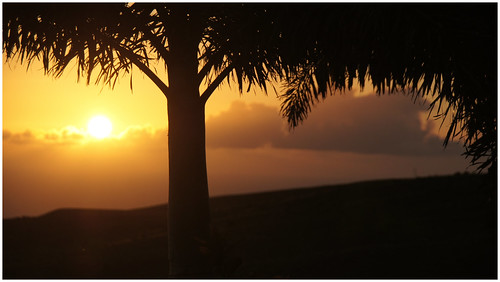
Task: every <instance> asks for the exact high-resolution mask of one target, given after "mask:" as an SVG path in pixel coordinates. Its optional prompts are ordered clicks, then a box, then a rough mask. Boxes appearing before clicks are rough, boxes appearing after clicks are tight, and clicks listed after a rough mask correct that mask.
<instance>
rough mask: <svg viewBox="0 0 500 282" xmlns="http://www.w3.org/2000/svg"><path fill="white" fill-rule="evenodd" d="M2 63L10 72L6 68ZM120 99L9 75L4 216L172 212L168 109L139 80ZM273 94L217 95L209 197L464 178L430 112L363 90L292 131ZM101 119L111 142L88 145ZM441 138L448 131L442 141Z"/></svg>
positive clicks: (212, 107)
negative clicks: (74, 210)
mask: <svg viewBox="0 0 500 282" xmlns="http://www.w3.org/2000/svg"><path fill="white" fill-rule="evenodd" d="M4 62H5V60H4ZM133 73H134V76H133V93H132V92H131V91H130V86H129V83H130V80H129V77H128V76H127V75H126V76H124V77H123V78H122V79H121V80H119V81H118V84H117V85H116V87H115V89H114V90H111V89H109V88H108V87H107V86H104V87H103V86H101V85H97V86H96V85H93V84H91V85H86V84H85V81H84V80H82V81H80V82H79V83H77V82H76V70H75V69H73V70H71V69H68V70H67V71H66V72H65V73H64V74H63V76H62V77H61V78H59V79H54V78H52V77H48V76H45V75H44V74H43V70H42V67H41V64H40V63H37V64H36V63H35V64H34V65H33V66H32V67H31V69H30V70H28V71H26V67H25V66H21V65H19V64H17V63H14V62H11V63H8V64H6V63H4V64H3V74H2V78H3V82H2V102H3V105H2V109H3V111H2V117H3V216H4V217H14V216H22V215H28V216H34V215H40V214H42V213H45V212H49V211H51V210H53V209H56V208H61V207H82V208H114V209H129V208H136V207H142V206H148V205H153V204H161V203H165V202H166V201H167V198H168V197H167V195H168V175H167V174H168V159H167V157H168V156H167V132H166V128H167V113H166V100H165V97H164V96H163V94H161V92H160V91H159V90H158V89H156V86H155V85H154V84H153V83H152V82H150V81H149V80H148V79H147V78H145V77H144V76H143V75H142V74H140V72H139V71H138V70H137V69H134V72H133ZM278 109H279V100H278V99H277V98H276V95H275V94H274V92H270V93H269V95H268V96H265V95H263V94H262V93H261V91H258V90H256V91H255V92H250V93H245V94H244V95H243V96H241V95H240V94H239V93H238V90H237V88H236V87H233V89H230V88H229V87H228V86H227V85H224V86H222V87H220V88H219V89H218V90H217V91H216V92H215V93H214V94H213V95H212V97H211V99H210V100H209V101H208V104H207V110H206V115H207V119H206V121H207V165H208V175H209V184H210V194H211V195H213V196H217V195H225V194H242V193H253V192H260V191H269V190H277V189H288V188H294V187H307V186H314V185H325V184H335V183H344V182H352V181H360V180H368V179H381V178H394V177H415V176H426V175H436V174H448V173H454V172H457V171H464V170H465V169H466V168H467V161H466V160H464V159H463V157H461V156H460V153H461V152H462V149H461V148H460V146H458V145H455V144H452V145H451V146H450V148H448V149H447V150H443V148H442V146H441V143H442V139H439V138H438V137H436V132H438V126H437V125H436V123H435V122H427V121H425V120H424V119H422V117H423V116H424V114H425V109H426V107H425V106H424V105H421V104H420V103H417V104H413V103H412V102H411V99H410V98H409V97H403V96H402V95H390V96H381V97H377V96H375V95H373V91H372V90H371V89H366V90H365V91H364V92H363V95H360V93H359V91H358V90H357V89H354V90H353V91H350V92H349V93H346V94H345V95H336V96H334V97H329V98H328V99H327V100H326V101H325V102H324V103H319V104H318V105H316V106H315V107H314V108H313V112H312V113H311V114H310V116H309V118H308V120H306V122H305V123H304V124H303V125H302V126H300V127H299V128H297V129H296V130H294V131H288V130H287V126H286V123H285V122H284V120H283V119H282V118H281V117H280V116H279V112H278ZM95 115H104V116H107V117H108V118H109V119H110V120H111V122H112V124H113V132H112V135H113V136H112V137H111V138H105V139H103V140H97V139H95V138H91V137H89V136H88V134H87V133H86V127H87V123H88V121H89V119H90V118H92V117H93V116H95ZM443 132H444V129H442V130H441V133H440V135H442V134H443Z"/></svg>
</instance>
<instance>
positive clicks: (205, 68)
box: [196, 62, 213, 85]
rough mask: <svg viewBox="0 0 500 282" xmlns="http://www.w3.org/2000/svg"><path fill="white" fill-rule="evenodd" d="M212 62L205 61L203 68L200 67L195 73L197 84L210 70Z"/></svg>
mask: <svg viewBox="0 0 500 282" xmlns="http://www.w3.org/2000/svg"><path fill="white" fill-rule="evenodd" d="M212 66H213V64H211V63H210V62H207V63H206V64H205V65H204V66H203V68H201V70H200V72H199V73H198V74H197V75H196V80H197V81H196V82H197V83H198V85H199V84H200V83H201V81H202V80H203V78H204V77H205V75H207V73H208V72H209V71H210V68H212Z"/></svg>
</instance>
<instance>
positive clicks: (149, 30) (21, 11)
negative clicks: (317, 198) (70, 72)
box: [3, 3, 282, 276]
mask: <svg viewBox="0 0 500 282" xmlns="http://www.w3.org/2000/svg"><path fill="white" fill-rule="evenodd" d="M3 7H4V17H3V39H4V40H3V47H4V52H5V54H6V57H7V60H10V59H12V58H15V57H17V58H18V59H19V60H20V62H21V63H24V62H25V61H26V62H27V64H28V66H29V64H30V63H31V62H32V61H33V60H41V61H42V62H43V66H44V70H45V73H46V74H50V75H54V76H55V77H58V76H60V75H61V74H62V73H63V71H64V70H65V69H66V67H67V66H68V65H70V64H71V63H72V62H76V65H77V72H78V77H85V78H86V81H87V83H90V81H91V78H92V74H97V75H96V76H95V82H96V83H104V84H108V85H110V86H111V87H113V86H114V84H115V82H116V80H117V78H118V77H119V76H120V75H122V74H123V73H129V72H131V70H132V67H136V68H138V69H140V70H141V71H142V72H143V73H144V74H145V75H146V76H147V77H148V78H150V79H151V80H152V81H153V82H154V83H155V84H156V86H157V87H158V88H159V89H160V90H161V91H162V93H163V94H164V95H165V97H166V99H167V103H168V148H169V151H168V153H169V209H168V232H169V234H168V240H169V242H168V243H169V244H168V246H169V272H170V274H171V275H172V276H185V275H189V276H193V275H208V274H209V273H210V271H211V270H210V268H211V266H210V265H209V260H208V257H209V256H210V254H209V253H208V251H209V249H208V244H209V243H210V242H209V239H210V216H209V202H208V201H209V196H208V183H207V170H206V156H205V120H204V119H205V114H204V107H205V103H206V101H207V100H208V99H209V97H210V96H211V95H212V93H213V92H214V91H215V89H216V88H217V87H218V86H219V85H220V84H221V83H222V82H223V81H224V80H226V81H236V83H237V84H238V86H239V89H240V91H243V87H244V86H245V85H246V86H248V87H251V86H254V85H257V86H259V87H261V88H263V89H264V90H265V89H266V83H267V82H268V81H269V80H270V79H273V78H274V77H278V76H280V75H281V74H282V73H281V72H280V71H279V70H280V68H279V60H278V57H277V55H276V53H275V52H274V51H275V50H273V49H272V48H267V49H265V48H263V47H261V46H263V44H264V43H266V40H267V39H269V38H273V37H274V36H271V33H272V32H274V30H273V28H272V27H273V24H274V22H272V20H271V19H272V17H269V16H267V11H266V9H265V8H264V7H263V6H261V5H254V6H251V7H248V6H246V5H243V4H237V5H234V4H233V5H203V4H197V5H189V4H168V5H167V4H144V3H143V4H133V5H125V4H92V5H88V4H47V3H44V4H33V3H31V4H4V5H3ZM151 61H156V62H157V63H160V64H163V65H164V66H165V68H166V70H167V76H166V77H161V76H160V75H159V74H158V73H157V72H156V71H155V69H154V68H153V67H152V66H150V62H151ZM131 85H132V83H131ZM200 88H201V89H202V91H200ZM203 88H204V89H203ZM207 250H208V251H207Z"/></svg>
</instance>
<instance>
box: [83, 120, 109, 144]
mask: <svg viewBox="0 0 500 282" xmlns="http://www.w3.org/2000/svg"><path fill="white" fill-rule="evenodd" d="M112 130H113V125H112V124H111V121H110V120H109V119H108V118H107V117H105V116H95V117H93V118H91V119H90V120H89V123H88V124H87V131H88V133H89V134H90V135H92V136H93V137H95V138H97V139H103V138H106V137H109V135H110V134H111V131H112Z"/></svg>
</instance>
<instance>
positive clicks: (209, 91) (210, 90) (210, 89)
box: [200, 64, 234, 103]
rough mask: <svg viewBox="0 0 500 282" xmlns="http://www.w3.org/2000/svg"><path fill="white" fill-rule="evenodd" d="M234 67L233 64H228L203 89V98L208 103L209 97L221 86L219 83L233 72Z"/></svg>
mask: <svg viewBox="0 0 500 282" xmlns="http://www.w3.org/2000/svg"><path fill="white" fill-rule="evenodd" d="M233 69H234V67H233V65H232V64H230V65H229V66H227V67H226V68H225V69H224V70H223V71H222V72H221V73H220V74H219V75H218V76H217V78H215V80H214V81H213V82H212V83H211V84H210V85H209V86H208V87H207V89H205V91H203V94H201V96H200V97H201V100H202V101H203V102H204V103H206V102H207V100H208V98H210V95H212V93H213V92H214V91H215V89H216V88H217V87H218V86H219V84H220V83H221V82H222V81H223V80H224V79H225V78H226V77H227V76H228V75H229V74H230V73H231V71H232V70H233Z"/></svg>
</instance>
